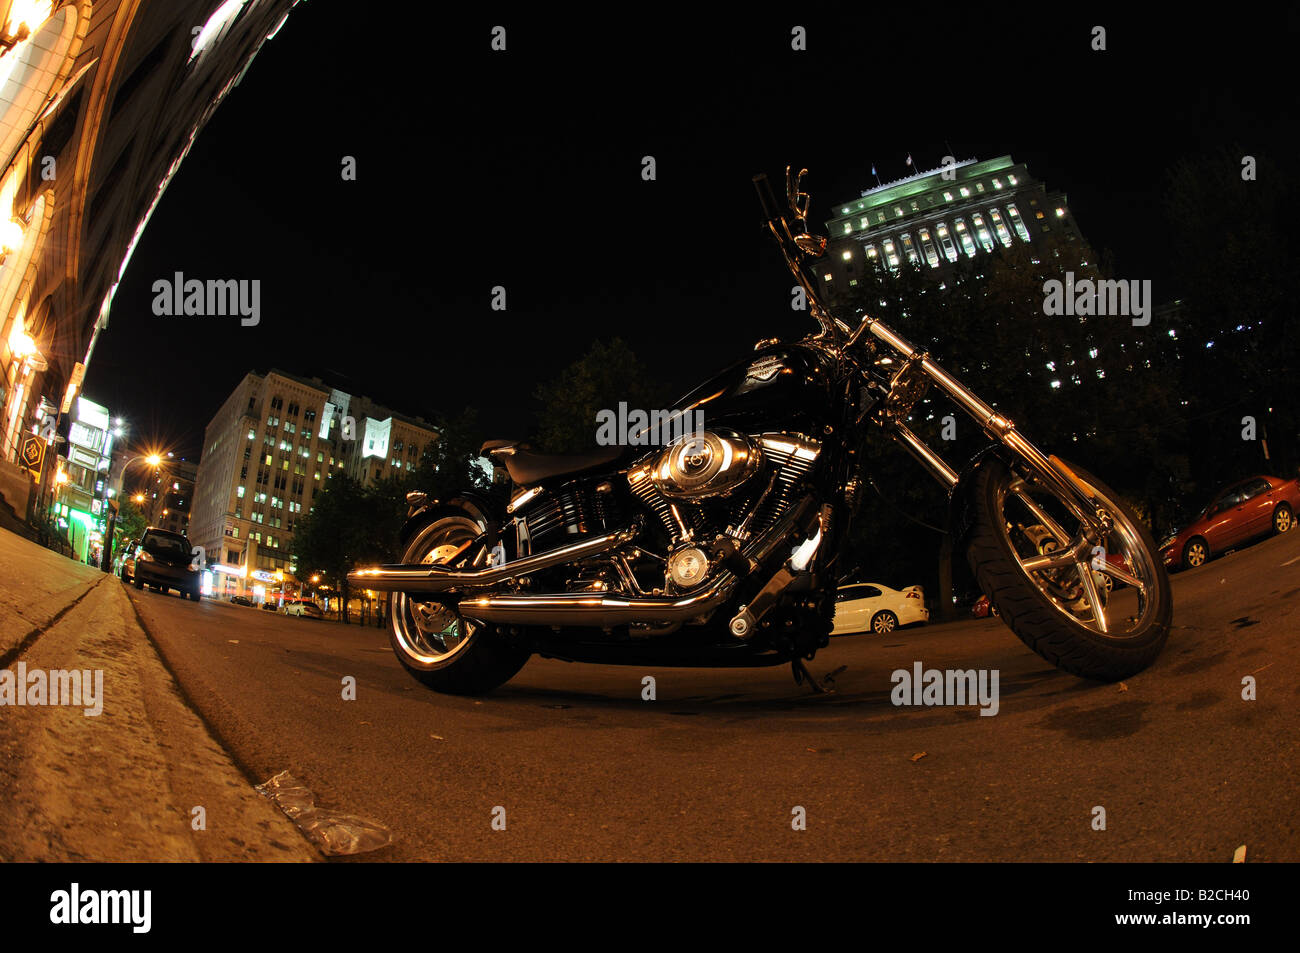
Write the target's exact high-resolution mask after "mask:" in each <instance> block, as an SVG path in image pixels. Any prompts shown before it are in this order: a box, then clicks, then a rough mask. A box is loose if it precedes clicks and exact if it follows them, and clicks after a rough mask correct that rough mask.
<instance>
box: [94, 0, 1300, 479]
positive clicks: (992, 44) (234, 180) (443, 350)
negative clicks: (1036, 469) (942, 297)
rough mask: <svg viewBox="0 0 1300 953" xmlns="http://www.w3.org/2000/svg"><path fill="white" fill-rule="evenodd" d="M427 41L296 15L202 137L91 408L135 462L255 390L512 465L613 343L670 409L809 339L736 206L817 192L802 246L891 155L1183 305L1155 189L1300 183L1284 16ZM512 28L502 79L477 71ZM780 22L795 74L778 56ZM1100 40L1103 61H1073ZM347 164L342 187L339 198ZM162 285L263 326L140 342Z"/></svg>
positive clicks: (769, 21) (676, 25) (428, 34)
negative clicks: (978, 174)
mask: <svg viewBox="0 0 1300 953" xmlns="http://www.w3.org/2000/svg"><path fill="white" fill-rule="evenodd" d="M417 9H420V8H418V7H412V8H411V10H412V11H415V10H417ZM424 9H425V12H423V13H419V14H418V15H417V14H416V13H415V12H409V13H401V12H400V11H399V12H397V13H394V14H393V15H392V16H391V17H388V18H382V17H376V16H375V15H374V14H373V13H372V12H366V13H364V14H363V13H359V12H358V7H357V5H352V4H337V3H335V4H331V3H325V2H319V0H309V2H305V3H302V4H300V5H299V6H298V8H297V9H296V10H295V11H294V13H293V14H292V15H291V16H290V18H289V21H288V23H287V24H286V25H285V27H284V28H283V29H282V30H281V31H280V33H279V34H278V35H277V36H276V37H275V39H274V40H271V41H269V42H268V43H267V44H266V45H265V46H264V48H263V50H262V52H261V54H260V56H259V57H258V59H257V60H256V61H255V63H254V65H253V67H252V68H251V69H250V71H249V73H248V75H247V76H246V77H245V78H244V81H243V83H242V84H241V85H240V86H239V87H238V88H237V89H236V90H234V91H233V92H232V93H231V95H230V97H229V98H228V99H227V101H226V102H225V104H223V105H222V107H221V108H220V109H219V110H218V112H217V114H216V116H215V117H214V118H213V120H212V121H211V122H210V123H209V125H208V126H207V127H206V129H204V131H203V132H202V133H201V135H200V137H199V140H198V142H197V144H196V146H195V147H194V149H193V151H192V152H191V154H190V156H189V158H188V159H187V160H186V162H185V164H184V165H183V166H182V169H181V171H180V172H179V174H178V175H177V176H176V178H175V179H174V181H173V182H172V184H171V186H170V188H169V190H168V192H167V194H166V196H165V198H164V199H163V201H162V203H161V204H160V205H159V207H158V209H157V211H156V212H155V214H154V217H153V220H152V222H151V224H150V226H149V229H148V231H147V232H146V234H145V236H144V238H143V240H142V242H141V244H140V246H139V247H138V249H137V250H136V253H135V255H134V258H133V260H132V262H131V265H130V268H129V270H128V272H127V274H126V276H125V279H124V280H123V282H122V284H121V286H120V288H119V290H118V293H117V296H116V299H115V301H114V306H113V313H112V317H111V325H110V328H109V330H108V331H107V332H106V333H105V334H104V336H103V337H102V338H101V340H100V343H99V345H98V346H97V349H96V353H95V355H94V358H93V360H92V363H91V366H90V370H89V375H88V379H87V384H86V394H87V396H89V397H91V398H92V399H94V400H98V401H100V402H101V403H105V404H107V405H108V406H109V408H110V410H112V411H113V412H114V413H117V414H121V415H123V416H125V417H127V418H128V419H129V420H130V425H131V431H132V433H131V439H132V442H133V443H136V444H140V443H155V442H161V443H164V444H165V445H166V446H167V447H168V448H171V449H175V450H176V451H177V452H178V453H184V454H186V455H189V456H191V457H192V456H193V455H194V454H195V453H196V452H197V451H198V448H199V445H200V443H201V440H202V433H203V428H204V426H205V425H206V423H207V422H208V420H209V419H210V418H211V417H212V415H213V414H214V413H215V412H216V410H217V408H218V407H219V406H220V404H221V402H222V401H223V400H224V398H225V397H226V396H227V395H228V394H229V392H230V390H231V389H232V388H233V387H234V386H235V384H236V383H237V382H238V381H239V380H240V378H241V377H242V376H243V375H244V373H246V372H247V371H248V370H250V369H253V368H257V369H260V370H266V369H268V368H270V367H273V366H275V367H281V368H284V369H286V370H289V371H291V372H295V373H298V374H302V375H306V376H319V377H322V378H324V379H325V380H326V381H327V382H329V383H331V384H333V385H335V386H339V387H342V388H343V389H345V390H350V391H351V392H353V393H362V394H367V395H369V396H371V397H374V398H376V399H378V400H380V401H383V402H386V403H387V404H389V405H390V406H391V407H392V408H393V409H395V410H398V411H401V412H405V413H408V414H424V415H428V414H431V413H435V412H437V411H447V412H453V413H454V412H456V411H458V410H459V409H460V408H461V407H463V406H465V405H467V404H469V405H474V406H477V407H478V408H479V409H480V413H481V416H482V418H483V420H484V423H485V424H486V425H487V426H488V427H489V428H490V429H492V430H494V431H496V432H498V433H500V434H501V435H505V436H518V435H523V434H526V433H528V432H530V431H531V429H532V425H533V415H534V413H535V410H536V407H535V401H534V400H533V398H532V394H533V391H534V389H535V388H536V386H537V384H538V383H539V382H541V381H544V380H546V379H548V378H550V377H553V376H554V375H555V373H556V372H557V371H558V370H559V369H560V368H561V367H562V366H563V365H565V364H567V363H569V362H570V361H572V360H573V359H575V358H576V357H578V356H580V355H581V354H582V353H583V352H584V351H585V350H586V349H587V347H588V345H589V343H590V342H591V341H592V340H593V339H596V338H604V339H608V338H610V337H613V336H615V335H618V336H621V337H622V338H623V339H624V340H626V341H627V342H628V343H629V344H630V345H631V346H632V348H633V349H634V350H635V351H636V353H637V354H638V355H639V356H640V358H641V359H642V360H643V361H645V362H646V363H647V365H648V366H650V367H652V368H653V369H654V373H655V374H656V375H658V376H661V377H663V378H665V379H667V380H668V381H670V382H672V383H673V384H675V385H677V387H679V388H680V389H681V390H683V391H684V390H685V389H687V387H688V386H690V385H692V384H694V383H696V382H697V380H698V379H700V378H702V377H703V376H704V375H706V374H707V373H709V372H710V371H712V370H713V369H715V368H717V367H720V366H723V365H725V364H728V363H731V362H732V361H733V360H736V359H738V358H739V357H740V356H742V355H743V354H744V353H745V352H747V351H748V350H749V349H750V348H751V347H752V344H753V342H754V340H755V339H757V338H759V337H763V336H768V335H772V334H781V335H792V334H799V333H803V332H805V331H806V330H810V329H811V327H812V326H811V322H810V321H809V319H807V318H806V317H802V318H800V316H797V315H794V314H793V313H792V312H791V311H790V310H789V307H788V300H789V298H788V292H789V287H790V283H791V282H790V278H789V277H788V275H787V274H786V273H785V271H784V269H783V266H782V265H781V263H780V260H779V257H778V255H777V252H776V250H775V248H774V247H773V246H772V244H771V242H770V240H769V239H767V238H765V236H764V235H763V234H762V233H761V232H760V230H759V228H758V224H759V216H758V208H757V203H756V201H755V198H754V193H753V188H752V186H751V184H750V178H751V176H752V175H753V174H754V173H756V172H759V171H766V172H768V173H769V175H771V176H773V177H774V178H779V175H780V173H781V171H782V169H783V168H784V166H785V165H786V164H787V163H794V164H796V165H802V166H807V167H808V168H809V169H810V170H811V171H810V175H809V177H808V179H807V180H806V184H807V187H808V188H809V190H810V191H811V192H812V195H813V210H812V218H813V220H815V221H816V222H818V223H819V224H820V222H821V221H823V220H824V219H825V218H827V217H829V216H830V212H831V209H832V207H833V205H834V203H838V202H842V201H844V200H846V199H848V198H851V197H856V196H857V195H858V194H859V192H861V191H862V190H863V189H866V188H869V187H871V186H873V185H874V184H875V180H874V179H873V178H872V177H871V175H870V170H871V166H872V164H873V163H874V165H875V166H876V168H877V170H878V171H879V173H880V177H881V179H882V180H883V181H886V182H888V181H890V180H892V179H897V178H901V177H903V176H905V175H907V174H909V172H910V170H909V169H908V168H907V167H906V166H905V164H904V160H905V158H906V157H907V155H908V154H909V153H910V154H911V155H912V156H913V158H914V160H915V161H916V164H917V166H918V167H919V168H921V169H929V168H933V167H935V166H937V165H938V164H939V162H940V160H941V157H942V156H943V155H944V154H945V153H946V152H947V151H948V148H947V145H946V144H945V143H947V144H950V145H951V147H952V151H953V153H954V154H955V155H956V156H957V157H958V158H959V159H964V158H968V157H977V158H980V159H987V158H991V157H993V156H996V155H1000V154H1004V153H1010V154H1011V155H1012V156H1013V157H1014V158H1015V159H1017V160H1019V161H1022V162H1025V163H1027V164H1028V166H1029V170H1030V172H1031V173H1032V174H1033V175H1034V176H1035V177H1036V178H1037V179H1039V180H1041V181H1044V182H1046V183H1047V185H1048V187H1049V188H1056V189H1061V190H1063V191H1065V192H1066V194H1067V195H1068V197H1069V200H1070V204H1071V207H1072V209H1073V211H1074V216H1075V219H1076V221H1077V222H1078V224H1079V227H1080V229H1081V230H1082V232H1083V234H1084V236H1085V237H1086V238H1087V239H1088V240H1089V241H1090V242H1091V243H1092V244H1093V245H1094V247H1096V248H1098V249H1101V248H1109V249H1110V250H1111V251H1112V253H1113V254H1114V256H1115V264H1116V268H1117V274H1118V276H1119V277H1124V278H1141V279H1146V278H1149V279H1151V280H1152V281H1153V285H1154V288H1153V290H1154V294H1155V298H1156V301H1157V302H1165V301H1169V300H1172V299H1174V298H1177V297H1178V296H1179V289H1178V288H1176V287H1174V286H1173V285H1172V284H1171V283H1170V281H1169V280H1168V277H1167V275H1168V272H1169V264H1170V263H1169V262H1168V260H1167V258H1166V257H1165V256H1166V244H1165V242H1164V241H1162V228H1163V223H1162V221H1161V210H1160V204H1159V197H1158V193H1157V189H1156V186H1157V185H1158V183H1159V182H1160V181H1161V180H1162V179H1163V177H1164V175H1165V173H1166V170H1167V169H1168V168H1169V167H1170V166H1171V165H1172V164H1173V162H1174V161H1175V160H1176V159H1177V158H1178V157H1179V156H1181V155H1184V154H1197V153H1200V152H1204V151H1210V150H1214V149H1216V148H1218V147H1220V146H1224V145H1234V144H1237V145H1240V147H1241V149H1242V151H1244V152H1247V153H1252V154H1256V155H1261V154H1270V153H1273V154H1282V155H1285V156H1287V157H1292V156H1294V154H1295V147H1296V118H1295V104H1294V92H1293V90H1292V89H1291V87H1290V83H1289V81H1284V80H1283V74H1282V72H1281V69H1282V66H1283V64H1289V63H1291V62H1293V60H1294V56H1295V43H1296V38H1297V34H1298V33H1300V30H1297V26H1298V25H1300V20H1297V15H1296V14H1295V13H1294V12H1292V13H1291V14H1288V16H1290V18H1291V19H1290V22H1288V23H1283V22H1275V21H1268V22H1264V21H1263V20H1259V21H1252V22H1245V23H1243V22H1238V21H1234V22H1233V23H1231V24H1227V25H1225V24H1223V23H1219V22H1217V21H1216V22H1214V23H1213V24H1211V23H1209V22H1208V21H1207V22H1201V21H1198V20H1195V18H1191V17H1183V16H1181V15H1180V18H1179V19H1180V20H1181V21H1182V22H1178V23H1173V22H1163V21H1154V22H1149V23H1147V22H1138V21H1134V20H1132V19H1131V14H1124V15H1122V16H1121V15H1116V16H1111V15H1107V14H1099V13H1097V12H1095V11H1092V12H1087V13H1083V14H1079V15H1077V16H1071V15H1068V14H1052V16H1053V17H1055V19H1051V20H1043V19H1041V18H1040V17H1041V14H1037V13H1034V14H1028V15H1027V16H1028V18H1027V19H1026V18H1024V17H1022V16H1021V15H1020V14H1015V13H1013V12H1010V11H1006V12H1004V9H1003V8H1001V7H997V6H980V7H978V8H974V9H972V8H967V9H966V10H965V12H962V13H958V14H953V13H949V12H945V11H944V10H943V9H942V8H939V7H934V6H929V5H921V6H918V5H909V9H908V10H907V11H900V12H898V13H895V14H891V15H890V16H891V17H892V18H890V19H887V18H884V17H882V16H880V15H877V14H876V13H874V12H873V13H871V14H870V15H863V16H861V17H859V18H856V19H854V18H850V17H847V16H839V15H836V16H835V17H834V18H830V17H827V16H823V15H817V16H811V15H808V14H806V13H805V12H804V10H803V8H799V7H790V8H789V12H788V13H786V14H784V15H776V16H774V15H773V14H772V13H770V12H769V13H765V14H762V15H759V14H753V15H747V16H745V17H744V18H743V19H733V18H725V19H724V18H716V19H702V18H701V17H700V16H698V15H697V14H696V13H695V12H694V11H692V10H691V8H681V9H678V10H675V11H674V10H670V9H669V8H664V7H661V6H658V5H650V6H637V5H631V6H627V7H621V8H618V10H617V12H611V13H610V16H609V19H608V20H605V21H600V20H570V21H565V20H562V19H558V18H557V16H556V15H554V14H552V15H536V16H532V17H530V18H529V19H526V20H521V19H518V18H516V17H513V16H511V17H506V16H505V15H500V14H496V15H494V14H492V13H490V12H488V13H484V14H481V15H477V11H475V13H476V18H475V19H470V18H469V17H468V16H467V15H460V16H459V17H458V16H457V15H454V14H453V15H449V14H447V13H445V12H444V10H443V9H438V10H437V12H436V14H434V13H432V12H430V11H432V10H433V9H434V8H433V7H428V8H424ZM813 9H816V8H813ZM612 10H613V8H611V11H612ZM497 23H501V24H503V25H505V26H506V28H507V31H508V33H507V43H508V50H507V51H506V52H505V53H494V52H492V51H491V49H490V48H489V42H490V31H491V28H492V26H493V25H495V24H497ZM795 24H801V25H803V26H805V27H807V30H808V46H809V49H808V51H807V52H794V51H791V49H790V29H791V27H792V26H793V25H795ZM1096 24H1101V25H1103V26H1106V27H1107V42H1108V49H1107V50H1106V51H1105V52H1094V51H1092V50H1091V49H1090V46H1089V44H1090V36H1091V29H1092V27H1093V26H1094V25H1096ZM399 60H401V61H400V62H399ZM346 155H351V156H355V157H356V159H357V172H358V177H357V181H353V182H347V181H343V180H342V178H341V175H340V170H341V160H342V157H343V156H346ZM644 155H653V156H654V157H655V159H656V161H657V170H658V179H657V181H655V182H644V181H642V179H641V176H640V171H641V157H642V156H644ZM176 271H181V272H183V273H184V274H185V276H186V277H187V278H201V279H208V278H223V279H224V278H237V279H259V280H260V281H261V283H262V316H261V323H260V324H259V325H258V326H257V327H247V328H246V327H242V326H240V323H239V319H238V317H156V316H154V315H153V314H152V309H151V304H152V300H153V293H152V290H151V286H152V284H153V282H154V281H155V280H156V279H158V278H162V277H170V276H171V275H172V274H173V273H174V272H176ZM494 285H503V286H505V287H506V289H507V295H508V306H509V309H508V311H507V312H505V313H504V314H502V313H498V312H494V311H492V310H490V307H489V303H490V292H491V288H492V287H493V286H494ZM805 322H807V324H806V325H805ZM900 330H902V331H903V332H904V333H906V329H905V328H903V329H900ZM970 383H972V384H973V385H974V386H975V388H976V390H978V383H979V382H978V381H972V382H970Z"/></svg>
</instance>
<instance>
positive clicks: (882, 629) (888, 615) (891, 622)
mask: <svg viewBox="0 0 1300 953" xmlns="http://www.w3.org/2000/svg"><path fill="white" fill-rule="evenodd" d="M897 628H898V616H896V615H894V613H892V612H890V611H889V610H888V609H885V610H883V611H881V612H877V613H876V614H875V615H874V616H872V617H871V631H872V632H874V633H876V635H888V634H889V633H890V632H893V631H894V630H895V629H897Z"/></svg>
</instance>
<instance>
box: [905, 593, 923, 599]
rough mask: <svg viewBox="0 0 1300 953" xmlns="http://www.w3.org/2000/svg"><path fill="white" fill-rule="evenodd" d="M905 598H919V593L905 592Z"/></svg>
mask: <svg viewBox="0 0 1300 953" xmlns="http://www.w3.org/2000/svg"><path fill="white" fill-rule="evenodd" d="M907 598H909V599H920V598H921V594H920V593H919V592H909V593H908V594H907Z"/></svg>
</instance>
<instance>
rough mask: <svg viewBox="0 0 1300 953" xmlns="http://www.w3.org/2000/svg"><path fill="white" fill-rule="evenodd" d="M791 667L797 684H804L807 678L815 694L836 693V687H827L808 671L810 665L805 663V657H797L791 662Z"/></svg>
mask: <svg viewBox="0 0 1300 953" xmlns="http://www.w3.org/2000/svg"><path fill="white" fill-rule="evenodd" d="M790 668H791V669H792V672H793V674H794V683H795V684H796V685H802V684H803V682H804V679H805V678H806V679H807V680H808V687H809V688H811V689H812V690H813V692H814V693H815V694H817V695H833V694H834V693H835V689H833V688H827V687H826V686H825V685H823V684H822V683H821V682H820V681H818V680H817V676H816V675H814V674H813V673H812V672H810V671H808V666H806V665H804V664H803V659H801V658H798V657H796V658H795V660H794V661H793V662H791V663H790Z"/></svg>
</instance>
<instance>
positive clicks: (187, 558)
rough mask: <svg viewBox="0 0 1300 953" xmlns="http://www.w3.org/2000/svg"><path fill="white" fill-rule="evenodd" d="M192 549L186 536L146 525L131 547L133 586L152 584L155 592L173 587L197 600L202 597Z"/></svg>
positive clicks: (199, 575) (142, 586) (141, 587)
mask: <svg viewBox="0 0 1300 953" xmlns="http://www.w3.org/2000/svg"><path fill="white" fill-rule="evenodd" d="M193 549H194V547H193V546H191V545H190V541H189V539H187V538H186V537H185V536H183V535H181V534H180V533H173V532H171V531H170V530H165V529H159V528H158V527H157V526H150V527H149V528H148V529H146V530H145V531H144V535H143V536H141V537H140V545H139V546H137V547H136V549H135V558H134V562H133V564H132V567H131V578H132V581H133V582H134V583H135V587H136V588H137V589H143V588H144V587H145V586H152V587H153V588H154V589H157V590H158V591H159V592H166V591H167V590H168V589H175V590H176V591H177V592H179V593H180V594H181V595H182V596H188V597H189V598H190V599H192V600H194V601H195V602H198V601H199V600H200V599H202V598H203V594H202V593H201V592H200V591H199V583H200V580H201V578H202V574H201V573H200V572H199V569H198V566H197V564H196V563H195V561H194V552H193Z"/></svg>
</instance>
